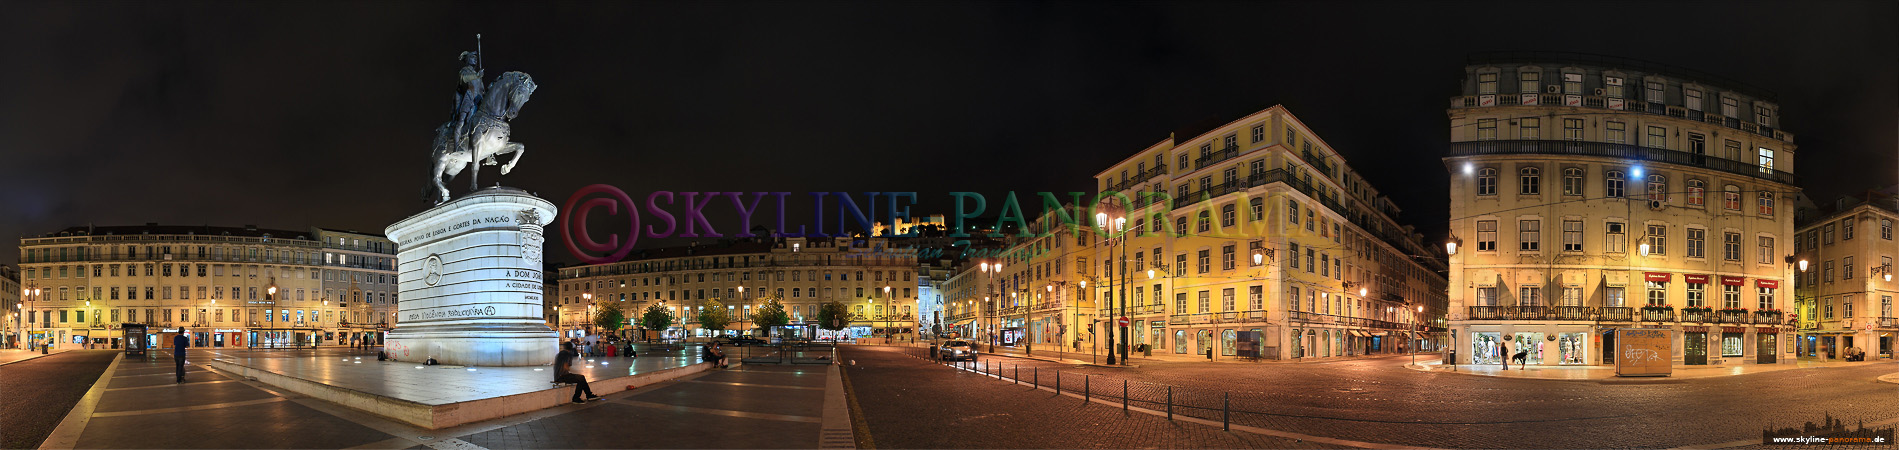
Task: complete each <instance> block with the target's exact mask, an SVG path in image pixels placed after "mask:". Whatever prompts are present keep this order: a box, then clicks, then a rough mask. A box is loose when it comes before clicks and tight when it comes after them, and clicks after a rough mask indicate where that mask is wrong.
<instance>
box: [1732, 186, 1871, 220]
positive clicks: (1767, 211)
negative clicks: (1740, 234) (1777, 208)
mask: <svg viewBox="0 0 1899 450" xmlns="http://www.w3.org/2000/svg"><path fill="white" fill-rule="evenodd" d="M1754 206H1755V211H1756V212H1758V213H1760V215H1763V216H1771V215H1774V193H1773V192H1768V191H1760V192H1758V193H1756V194H1755V195H1754ZM1849 226H1850V225H1849Z"/></svg>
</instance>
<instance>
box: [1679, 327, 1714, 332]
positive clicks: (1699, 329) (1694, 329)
mask: <svg viewBox="0 0 1899 450" xmlns="http://www.w3.org/2000/svg"><path fill="white" fill-rule="evenodd" d="M1681 331H1683V332H1688V333H1706V332H1708V327H1681Z"/></svg>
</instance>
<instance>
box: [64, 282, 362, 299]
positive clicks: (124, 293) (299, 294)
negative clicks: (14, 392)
mask: <svg viewBox="0 0 1899 450" xmlns="http://www.w3.org/2000/svg"><path fill="white" fill-rule="evenodd" d="M140 288H141V287H140V286H92V296H91V297H85V298H74V297H73V295H74V294H78V295H84V294H85V293H86V292H85V289H86V288H84V287H72V288H69V287H66V286H60V287H58V288H56V289H55V288H46V290H45V293H44V294H43V295H41V296H40V297H31V298H29V299H30V300H34V301H67V300H73V301H77V300H119V299H122V298H123V299H126V300H141V299H143V300H171V299H172V298H173V297H174V296H173V292H176V293H177V295H176V298H177V299H179V300H191V299H194V298H195V299H198V300H223V299H231V300H298V301H302V300H306V299H305V298H304V290H303V289H295V290H292V289H283V290H282V294H280V296H279V297H277V298H269V297H270V292H269V289H267V288H258V287H254V286H253V287H238V286H232V287H230V288H229V289H228V290H227V289H226V288H225V287H224V286H196V289H193V287H192V286H143V290H141V289H140ZM174 289H175V290H174ZM194 291H195V292H197V296H196V297H193V296H192V292H194ZM225 292H230V295H229V296H226V295H225ZM311 292H313V293H314V292H315V291H311ZM339 292H342V291H334V290H330V289H324V290H323V297H322V298H314V297H312V298H308V300H338V301H358V302H360V301H365V300H367V301H370V302H372V303H388V302H391V301H394V299H395V295H394V294H390V293H388V292H377V291H370V292H368V293H365V292H363V291H351V294H352V298H342V297H338V296H336V295H337V293H339ZM140 293H143V294H144V295H143V297H141V296H140ZM247 293H248V295H246V294H247ZM260 293H261V295H262V296H263V297H261V298H260V297H259V295H260ZM365 295H367V298H365Z"/></svg>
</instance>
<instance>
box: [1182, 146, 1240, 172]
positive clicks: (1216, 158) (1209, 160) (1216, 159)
mask: <svg viewBox="0 0 1899 450" xmlns="http://www.w3.org/2000/svg"><path fill="white" fill-rule="evenodd" d="M1237 156H1240V148H1239V147H1227V148H1223V149H1220V150H1217V151H1214V152H1213V153H1208V154H1207V155H1206V156H1202V157H1199V158H1196V159H1194V160H1193V168H1194V170H1200V169H1204V168H1206V167H1207V166H1211V165H1214V164H1219V163H1220V161H1226V160H1229V159H1233V158H1234V157H1237Z"/></svg>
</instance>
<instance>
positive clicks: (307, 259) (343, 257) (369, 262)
mask: <svg viewBox="0 0 1899 450" xmlns="http://www.w3.org/2000/svg"><path fill="white" fill-rule="evenodd" d="M192 247H193V246H186V245H179V246H170V245H157V246H154V245H147V246H144V249H145V250H144V253H143V254H144V255H145V258H147V259H154V260H165V259H172V257H173V255H174V254H175V255H177V256H178V257H186V256H188V255H187V254H186V253H187V252H189V251H191V250H192ZM196 247H197V248H196V250H197V258H198V259H217V260H222V259H225V258H226V257H227V253H228V257H229V258H231V259H234V260H235V259H248V260H250V261H267V262H284V263H291V264H316V255H317V252H303V251H291V250H274V249H263V248H256V247H250V248H229V249H227V248H225V247H212V246H204V245H199V246H196ZM87 248H88V247H59V248H28V249H24V250H23V251H24V252H25V255H23V257H22V258H21V259H22V260H23V262H27V263H35V262H68V261H85V260H86V249H87ZM101 248H103V249H105V250H107V251H106V252H104V253H105V254H100V255H96V256H97V257H99V258H102V259H120V258H124V259H139V255H140V254H141V253H140V252H139V246H136V245H124V246H116V245H115V246H106V247H101ZM69 250H70V252H69ZM174 251H176V253H173V252H174ZM247 252H248V255H249V256H248V258H246V256H245V254H246V253H247ZM121 255H123V256H121ZM390 261H391V259H390V258H368V257H364V256H361V255H349V254H338V253H329V252H324V253H323V263H324V264H343V265H354V266H374V267H375V268H380V269H385V270H387V269H390V267H389V263H390Z"/></svg>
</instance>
